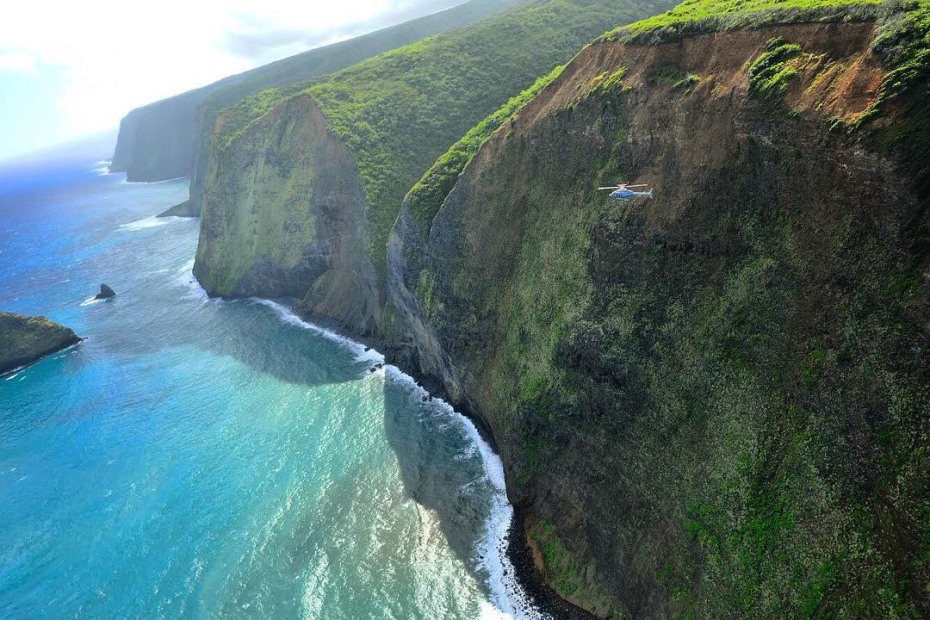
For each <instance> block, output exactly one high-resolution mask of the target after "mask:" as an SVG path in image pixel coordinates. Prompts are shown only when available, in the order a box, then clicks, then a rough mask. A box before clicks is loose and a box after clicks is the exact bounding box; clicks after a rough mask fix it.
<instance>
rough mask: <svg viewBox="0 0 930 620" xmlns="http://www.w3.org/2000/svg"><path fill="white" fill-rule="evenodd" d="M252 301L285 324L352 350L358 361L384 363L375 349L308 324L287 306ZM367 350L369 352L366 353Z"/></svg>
mask: <svg viewBox="0 0 930 620" xmlns="http://www.w3.org/2000/svg"><path fill="white" fill-rule="evenodd" d="M252 301H254V302H255V303H258V304H261V305H263V306H268V307H269V308H271V309H272V310H274V311H275V313H277V315H278V316H279V317H280V318H281V320H282V321H284V322H285V323H289V324H291V325H296V326H297V327H303V328H304V329H309V330H311V331H314V332H316V333H318V334H320V335H321V336H323V337H324V338H326V339H327V340H332V341H333V342H338V343H339V344H342V345H344V346H346V347H348V348H350V349H352V351H354V352H355V353H356V359H357V360H358V361H365V362H373V363H375V364H383V363H384V356H383V355H381V354H380V353H378V352H377V351H375V350H374V349H371V348H368V347H366V346H365V345H363V344H361V343H358V342H355V341H354V340H350V339H349V338H346V337H345V336H340V335H339V334H337V333H336V332H334V331H330V330H328V329H326V328H325V327H320V326H319V325H314V324H313V323H308V322H306V321H304V320H303V319H301V318H300V317H299V316H297V315H296V314H294V313H293V312H292V311H291V310H290V308H288V307H287V306H284V305H282V304H279V303H278V302H276V301H271V300H270V299H261V298H259V297H253V298H252ZM366 349H368V350H367V351H366Z"/></svg>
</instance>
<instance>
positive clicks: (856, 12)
mask: <svg viewBox="0 0 930 620" xmlns="http://www.w3.org/2000/svg"><path fill="white" fill-rule="evenodd" d="M881 7H882V1H881V0H852V1H850V0H686V1H685V2H682V3H681V4H679V5H677V6H676V7H675V8H673V9H671V10H669V11H666V12H665V13H662V14H660V15H654V16H652V17H649V18H647V19H644V20H642V21H639V22H636V23H634V24H631V25H628V26H620V27H619V28H616V29H614V30H612V31H610V32H608V33H607V34H606V35H604V37H603V40H608V41H625V42H634V43H650V44H656V43H664V42H669V41H676V40H678V39H680V38H681V37H683V36H688V35H693V34H700V33H706V32H716V31H721V30H737V29H742V28H760V27H763V26H769V25H773V24H784V23H800V22H816V21H855V20H864V19H874V18H875V17H877V16H878V15H879V12H880V10H881Z"/></svg>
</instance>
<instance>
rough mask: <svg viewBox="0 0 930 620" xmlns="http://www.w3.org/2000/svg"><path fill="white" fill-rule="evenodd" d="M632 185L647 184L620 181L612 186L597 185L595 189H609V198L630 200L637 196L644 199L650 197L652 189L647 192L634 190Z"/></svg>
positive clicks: (600, 190)
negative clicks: (631, 183)
mask: <svg viewBox="0 0 930 620" xmlns="http://www.w3.org/2000/svg"><path fill="white" fill-rule="evenodd" d="M634 187H648V185H628V184H626V183H620V184H619V185H614V186H612V187H598V188H597V191H599V192H602V191H604V190H611V192H610V198H611V199H612V200H632V199H634V198H637V197H642V198H646V199H650V198H652V192H653V190H652V189H650V190H649V191H647V192H636V191H633V189H632V188H634Z"/></svg>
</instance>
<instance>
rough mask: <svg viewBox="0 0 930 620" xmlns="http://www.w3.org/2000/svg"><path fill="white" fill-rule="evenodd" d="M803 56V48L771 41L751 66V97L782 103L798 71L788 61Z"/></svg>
mask: <svg viewBox="0 0 930 620" xmlns="http://www.w3.org/2000/svg"><path fill="white" fill-rule="evenodd" d="M800 54H801V46H800V45H797V44H794V43H785V42H784V40H783V39H782V38H781V37H775V38H773V39H769V41H768V43H766V45H765V52H763V53H762V55H760V56H759V57H758V58H756V59H755V60H754V61H753V62H752V64H750V65H749V96H750V97H755V98H758V99H763V100H766V101H769V102H774V101H780V100H781V98H782V97H783V96H784V94H785V92H786V91H787V90H788V85H789V84H790V83H791V78H793V77H794V76H795V75H796V71H795V70H794V69H792V68H791V67H790V66H789V65H788V61H789V60H791V59H792V58H795V57H797V56H799V55H800Z"/></svg>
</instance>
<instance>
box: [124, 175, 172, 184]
mask: <svg viewBox="0 0 930 620" xmlns="http://www.w3.org/2000/svg"><path fill="white" fill-rule="evenodd" d="M186 178H188V177H187V176H180V177H174V178H173V179H165V180H164V181H128V180H126V179H123V180H122V181H120V184H122V185H161V184H162V183H173V182H175V181H180V180H181V179H186Z"/></svg>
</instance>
